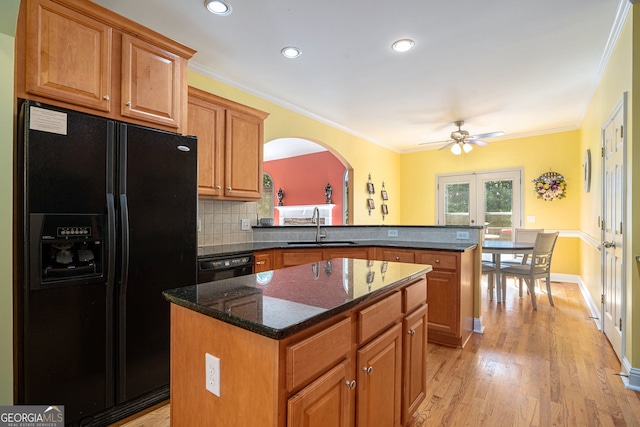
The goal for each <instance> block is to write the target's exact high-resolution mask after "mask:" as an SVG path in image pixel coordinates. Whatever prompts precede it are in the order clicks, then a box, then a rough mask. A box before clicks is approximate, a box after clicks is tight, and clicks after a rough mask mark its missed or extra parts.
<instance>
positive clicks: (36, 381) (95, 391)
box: [16, 101, 115, 422]
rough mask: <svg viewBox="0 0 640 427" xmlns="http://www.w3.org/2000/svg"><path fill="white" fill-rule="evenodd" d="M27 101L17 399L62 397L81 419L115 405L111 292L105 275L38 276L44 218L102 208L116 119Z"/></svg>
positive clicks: (98, 213)
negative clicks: (50, 280)
mask: <svg viewBox="0 0 640 427" xmlns="http://www.w3.org/2000/svg"><path fill="white" fill-rule="evenodd" d="M21 107H22V110H21V129H22V133H21V135H20V139H19V142H18V143H19V145H20V144H21V147H23V151H21V155H23V156H24V157H23V158H22V159H20V160H21V161H22V168H24V182H21V183H20V184H17V185H21V187H22V189H21V191H20V193H21V194H23V195H24V197H25V203H24V204H23V205H22V206H21V207H20V209H21V210H20V213H19V214H18V215H19V216H21V217H22V218H23V219H24V221H25V222H24V224H23V227H24V229H23V230H22V232H23V239H22V242H20V243H19V244H20V245H24V246H23V247H21V250H20V253H24V254H28V255H25V259H24V260H22V264H21V265H23V267H24V268H23V271H22V273H21V274H22V277H21V278H20V279H19V281H18V283H20V284H21V286H22V288H21V289H19V290H17V292H16V294H17V295H16V299H17V300H18V301H19V309H18V313H19V316H20V320H19V321H18V322H17V327H18V328H19V334H20V335H19V336H20V338H21V340H20V342H21V346H20V347H19V350H18V352H19V356H18V357H19V361H20V362H19V364H18V369H19V372H20V379H19V382H18V393H17V396H16V403H18V404H41V403H44V402H58V403H59V404H63V405H64V406H65V419H66V420H67V421H68V422H75V421H78V420H81V419H83V418H85V417H87V416H91V415H92V414H94V413H97V412H100V411H103V410H105V408H108V407H110V406H112V405H113V400H114V386H113V383H114V378H113V375H114V373H113V362H112V360H113V359H112V352H113V322H112V314H111V313H112V295H113V294H112V290H110V289H109V286H108V285H107V284H106V282H105V281H106V278H105V277H104V275H103V276H102V277H91V278H86V279H82V278H74V277H71V278H69V279H68V280H67V281H65V280H62V279H60V280H58V281H56V283H55V284H51V285H46V286H45V285H42V284H41V283H40V281H41V277H40V276H41V272H42V268H41V267H42V266H41V265H40V260H41V259H43V258H44V257H45V255H46V254H44V253H43V251H44V250H45V248H46V247H47V245H45V244H44V243H47V242H45V241H44V240H42V241H41V236H42V235H43V233H42V230H43V227H44V223H43V221H42V220H41V219H42V218H44V216H45V215H43V214H45V213H46V214H75V215H78V214H92V215H93V216H95V217H96V218H102V217H104V214H106V209H105V205H106V191H107V179H108V178H107V177H108V173H107V171H106V168H107V164H108V158H109V156H110V155H111V154H110V152H109V150H110V149H111V147H112V145H111V144H109V138H111V137H113V135H114V134H115V123H114V122H113V121H110V120H106V119H103V118H97V117H93V116H89V115H85V114H80V113H77V112H73V111H68V110H63V109H59V108H55V107H50V106H45V105H42V104H39V103H34V102H31V101H25V102H24V103H23V104H22V106H21ZM54 216H55V215H54ZM72 216H73V215H67V217H72ZM79 216H83V215H79ZM36 218H39V220H36ZM65 225H69V224H65ZM74 225H75V224H74ZM77 225H86V224H77ZM54 232H55V227H54ZM49 238H50V239H51V238H53V237H49ZM42 239H44V237H43V238H42ZM48 243H51V241H48ZM101 244H104V243H101ZM95 253H96V254H97V253H98V252H95ZM74 257H75V255H74ZM61 261H63V262H69V261H73V262H74V263H75V262H80V259H79V258H69V259H67V260H65V259H64V258H61ZM94 276H95V275H94Z"/></svg>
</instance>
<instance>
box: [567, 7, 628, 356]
mask: <svg viewBox="0 0 640 427" xmlns="http://www.w3.org/2000/svg"><path fill="white" fill-rule="evenodd" d="M632 14H633V16H632ZM632 14H630V15H629V17H628V18H627V22H626V23H625V25H624V27H623V29H622V32H621V34H620V37H619V39H618V43H617V45H616V47H615V49H614V50H613V52H612V55H611V58H610V60H609V63H608V64H607V67H606V69H605V71H604V74H603V76H602V80H601V82H600V84H599V86H598V89H597V91H596V93H595V94H594V97H593V99H592V102H591V104H590V105H589V109H588V111H587V113H586V115H585V119H584V121H583V124H582V127H581V132H580V152H581V153H584V151H585V150H586V149H590V150H591V152H592V154H593V156H592V178H591V179H592V181H591V182H592V185H591V189H592V190H591V192H590V193H586V194H584V195H583V197H582V201H581V205H580V229H581V231H582V232H583V233H584V234H586V235H588V236H590V237H591V238H592V240H591V241H590V242H589V241H583V242H582V245H581V253H582V263H581V266H580V267H581V270H580V272H579V274H580V276H581V277H582V280H583V281H584V283H585V285H586V287H587V289H588V290H589V293H590V295H591V297H592V298H593V300H594V301H599V300H600V294H601V293H602V285H601V273H602V269H601V260H600V252H599V251H598V249H597V243H598V242H599V241H600V229H599V227H598V221H597V220H598V218H599V216H600V214H601V211H600V205H601V197H602V191H601V185H602V176H601V174H602V159H601V157H600V155H599V154H600V148H601V146H602V139H601V129H602V126H603V125H604V124H605V122H606V121H607V119H608V118H609V117H610V115H611V113H612V112H613V109H614V107H615V106H616V104H617V103H618V102H619V101H620V99H621V97H622V94H623V93H624V92H628V94H629V96H628V99H627V102H628V110H627V130H626V132H627V168H628V175H627V185H628V191H629V193H630V195H631V197H630V198H629V199H628V200H627V203H628V206H627V218H628V221H627V231H628V232H629V233H628V235H627V239H628V240H627V253H628V254H629V256H628V257H627V260H628V261H627V263H628V267H627V280H626V289H627V293H626V297H627V304H626V309H627V316H626V319H625V320H624V322H625V323H626V340H627V342H626V345H627V347H626V353H625V355H626V357H627V358H628V359H629V361H630V362H631V363H632V366H636V367H637V366H638V364H639V363H640V335H639V332H640V326H638V325H640V310H638V309H636V313H635V317H634V314H633V310H632V307H633V306H634V305H635V307H640V280H639V278H638V273H637V271H636V266H635V262H634V261H633V257H632V256H633V255H634V254H635V255H638V254H640V215H638V212H640V207H639V206H638V205H639V204H640V186H638V185H635V186H634V181H638V178H637V177H638V176H639V174H640V150H638V149H636V150H635V153H634V150H633V146H634V145H635V146H636V147H637V146H638V143H637V142H635V141H633V136H632V129H633V126H632V124H633V121H634V118H633V109H632V105H633V102H632V101H633V93H640V90H638V88H636V87H634V86H637V85H638V82H637V81H636V82H633V70H634V69H635V70H640V63H637V64H635V65H634V64H633V63H632V61H633V60H634V59H633V58H634V55H635V58H636V59H635V61H636V62H637V61H638V59H637V58H638V56H639V55H638V50H639V49H640V31H639V29H638V28H637V27H638V25H639V23H640V19H639V14H640V5H636V6H634V7H633V12H632ZM634 27H635V28H634ZM634 46H635V47H634ZM636 80H637V79H636ZM633 89H636V90H633ZM636 97H637V95H636ZM635 120H636V121H637V119H635ZM634 156H635V159H634ZM634 177H636V178H635V179H634ZM634 204H635V206H634ZM634 212H636V214H635V215H634ZM634 226H635V227H634ZM632 355H635V359H634V358H633V357H632Z"/></svg>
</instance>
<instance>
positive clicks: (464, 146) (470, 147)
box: [462, 143, 473, 153]
mask: <svg viewBox="0 0 640 427" xmlns="http://www.w3.org/2000/svg"><path fill="white" fill-rule="evenodd" d="M462 150H463V151H464V152H465V153H468V152H469V151H471V150H473V145H471V144H467V143H463V144H462Z"/></svg>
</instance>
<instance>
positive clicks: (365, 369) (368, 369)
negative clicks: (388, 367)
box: [362, 366, 373, 374]
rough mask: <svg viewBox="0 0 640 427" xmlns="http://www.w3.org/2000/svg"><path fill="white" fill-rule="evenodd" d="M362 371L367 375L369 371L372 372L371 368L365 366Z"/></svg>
mask: <svg viewBox="0 0 640 427" xmlns="http://www.w3.org/2000/svg"><path fill="white" fill-rule="evenodd" d="M362 370H363V371H365V372H366V373H367V374H370V373H371V371H372V370H373V367H371V366H365V367H364V368H362Z"/></svg>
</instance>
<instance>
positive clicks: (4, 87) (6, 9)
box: [0, 0, 20, 405]
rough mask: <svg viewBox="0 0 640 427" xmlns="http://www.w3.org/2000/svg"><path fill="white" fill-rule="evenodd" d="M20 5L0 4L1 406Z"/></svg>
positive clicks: (8, 348)
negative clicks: (16, 40) (15, 42)
mask: <svg viewBox="0 0 640 427" xmlns="http://www.w3.org/2000/svg"><path fill="white" fill-rule="evenodd" d="M19 3H20V2H19V0H10V1H3V2H2V5H0V16H2V18H0V64H2V67H0V129H2V132H0V405H11V404H13V346H12V345H11V343H12V342H13V292H12V288H13V285H12V277H13V275H12V269H13V257H12V250H13V239H12V222H11V219H12V218H13V203H12V197H13V196H12V194H13V189H12V188H13V131H12V130H13V127H14V125H13V124H14V115H13V108H14V107H13V105H14V96H13V55H14V53H13V52H14V37H15V22H16V19H17V16H18V5H19Z"/></svg>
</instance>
